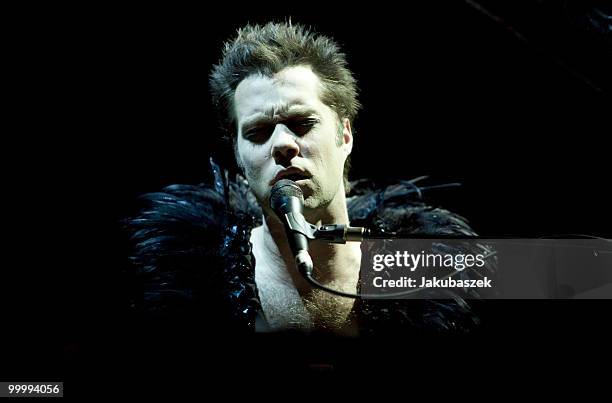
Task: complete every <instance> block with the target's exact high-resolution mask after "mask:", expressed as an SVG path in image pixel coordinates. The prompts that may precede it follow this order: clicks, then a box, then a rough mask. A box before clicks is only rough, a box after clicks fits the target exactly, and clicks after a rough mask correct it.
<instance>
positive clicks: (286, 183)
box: [270, 179, 304, 211]
mask: <svg viewBox="0 0 612 403" xmlns="http://www.w3.org/2000/svg"><path fill="white" fill-rule="evenodd" d="M289 197H297V198H298V199H299V201H300V203H301V204H304V193H302V189H300V187H299V186H298V185H297V184H296V183H295V182H294V181H292V180H290V179H281V180H279V181H278V182H276V183H275V184H274V186H272V190H271V191H270V207H272V209H273V210H274V211H276V210H277V209H278V208H279V207H280V206H281V205H282V204H283V203H285V202H286V200H287V198H289Z"/></svg>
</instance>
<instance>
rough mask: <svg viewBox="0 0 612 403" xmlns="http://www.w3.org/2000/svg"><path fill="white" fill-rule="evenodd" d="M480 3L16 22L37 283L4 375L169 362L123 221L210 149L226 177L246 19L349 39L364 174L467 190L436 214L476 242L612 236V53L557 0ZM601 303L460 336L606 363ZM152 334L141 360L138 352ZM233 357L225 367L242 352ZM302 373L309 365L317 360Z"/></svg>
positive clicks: (527, 315) (25, 243)
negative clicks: (216, 93)
mask: <svg viewBox="0 0 612 403" xmlns="http://www.w3.org/2000/svg"><path fill="white" fill-rule="evenodd" d="M483 3H484V4H485V5H486V6H487V7H488V8H489V11H491V12H493V13H495V14H496V15H498V16H500V17H501V18H502V19H503V22H501V23H500V22H496V21H494V20H493V19H491V18H489V17H487V16H486V15H484V14H483V13H481V12H479V11H477V10H476V9H474V8H473V7H470V6H469V5H468V4H467V3H464V2H454V3H453V4H450V3H438V2H434V3H430V5H427V6H425V5H409V6H407V8H406V6H402V7H399V6H398V7H395V6H393V7H391V6H385V5H382V4H381V5H377V6H373V5H367V6H361V7H351V8H350V9H348V8H346V7H343V6H331V5H329V4H327V5H324V6H323V5H318V4H314V3H311V4H309V5H301V6H300V7H298V6H285V7H280V8H279V7H276V6H273V5H272V4H269V3H265V4H258V5H253V6H252V9H246V8H240V9H239V8H238V7H237V6H234V5H227V6H224V7H221V8H215V9H212V8H210V9H207V10H194V9H186V8H185V9H183V8H181V7H179V6H174V7H171V8H170V7H167V6H160V7H151V6H143V7H142V8H140V7H131V8H129V9H128V8H110V7H103V6H99V7H88V8H81V9H79V8H67V7H66V8H63V9H57V8H54V9H46V10H43V9H32V10H27V11H25V12H24V13H21V14H19V19H18V21H19V23H18V24H17V25H18V27H17V28H16V29H15V30H14V31H13V34H12V36H11V44H12V45H14V49H15V50H16V53H17V56H16V57H15V58H14V62H15V64H16V66H17V70H20V71H19V73H20V75H19V77H20V78H19V79H17V80H16V84H17V85H18V86H19V87H20V90H19V91H18V96H17V98H16V104H17V105H20V104H24V105H27V107H28V108H30V107H32V108H31V109H30V110H31V112H30V113H26V114H25V116H24V118H23V119H21V122H22V123H21V125H20V127H21V130H19V131H17V132H16V133H22V134H23V135H19V136H15V139H16V141H17V142H18V145H19V146H20V149H23V150H25V153H24V154H25V155H24V157H23V158H22V159H21V161H20V163H19V164H15V165H12V166H11V171H9V172H14V171H15V170H17V171H18V172H17V173H18V174H19V175H16V176H15V177H16V178H17V179H16V180H15V184H14V186H13V187H12V188H11V190H12V194H13V195H18V196H15V197H17V199H18V200H17V201H18V203H19V204H20V206H21V207H25V210H26V213H25V214H24V215H17V216H12V215H11V214H8V215H9V217H8V218H9V219H14V220H16V221H17V222H16V223H17V228H18V229H16V230H15V236H14V237H13V239H16V240H17V243H16V247H15V248H13V249H12V251H11V252H12V254H13V255H14V256H16V257H17V258H18V261H19V262H20V264H19V265H18V266H17V269H18V270H14V271H17V272H18V273H13V274H17V276H18V277H19V284H20V285H24V288H25V290H24V291H23V292H21V288H19V290H20V291H19V292H16V293H15V294H17V295H16V296H15V297H13V296H12V294H7V295H11V299H10V300H9V302H8V303H7V304H6V305H5V313H6V315H5V316H7V317H11V316H12V317H15V316H18V318H17V319H16V323H17V324H18V325H17V326H15V329H16V330H14V331H7V332H6V335H7V343H5V344H6V345H7V346H8V347H7V348H6V349H5V351H4V354H5V357H7V360H6V361H5V362H6V363H8V364H7V365H5V366H4V368H3V369H4V371H3V374H2V375H4V376H9V377H11V378H15V377H17V378H20V379H32V378H33V377H34V378H36V377H39V378H40V377H42V378H43V379H45V377H54V378H56V379H63V378H66V379H74V380H75V381H74V382H73V384H74V383H76V382H77V381H76V380H77V379H78V380H79V381H80V380H81V378H87V373H91V374H93V373H95V372H96V369H97V368H98V366H99V365H100V366H103V365H110V366H111V367H113V366H114V367H115V368H121V371H123V372H121V371H120V372H121V373H122V374H123V375H124V376H126V377H127V376H129V375H128V374H129V365H135V366H136V367H138V362H140V360H141V359H142V356H147V355H148V353H147V352H146V351H148V352H151V351H156V352H158V351H160V349H158V348H156V346H158V345H157V342H150V341H149V342H147V341H144V339H147V335H148V336H151V337H152V338H153V340H158V339H157V338H156V337H160V338H161V336H160V334H164V335H165V334H168V333H173V332H172V331H169V330H167V328H166V330H164V331H163V332H161V333H156V334H153V335H151V334H147V332H149V331H150V327H148V326H149V325H146V326H145V325H143V326H142V327H141V328H139V327H138V326H139V325H138V324H136V325H135V324H134V323H133V322H132V320H133V318H131V317H130V316H129V314H128V313H127V311H128V309H127V306H126V302H125V301H126V300H125V298H124V297H125V293H126V287H127V286H126V284H124V283H123V277H122V270H124V269H125V268H126V256H127V244H126V239H125V234H124V233H123V232H122V231H121V228H120V224H119V221H120V220H121V219H122V218H124V217H126V216H128V215H130V214H133V213H134V212H135V210H136V208H137V201H136V199H137V196H138V195H140V194H142V193H145V192H150V191H155V190H158V189H160V188H161V187H162V186H165V185H168V184H172V183H199V182H202V181H206V180H208V179H209V178H208V157H209V156H210V155H215V157H216V158H217V159H218V160H219V161H220V162H221V163H222V164H224V165H226V166H228V167H230V164H231V155H230V154H228V152H227V150H225V149H222V148H220V147H219V141H218V138H219V134H220V132H219V130H218V129H217V123H216V121H215V119H214V113H213V109H212V107H211V103H210V100H209V96H208V87H207V85H208V84H207V78H208V73H209V71H210V68H211V66H212V65H213V64H214V63H215V62H217V61H218V59H219V57H220V50H221V45H222V43H223V41H224V40H225V39H227V38H229V37H231V36H232V35H233V33H234V32H235V30H236V28H238V27H240V26H241V25H243V24H244V23H246V22H265V21H268V20H270V19H276V20H285V19H286V17H287V16H291V17H292V20H293V22H294V23H302V24H305V25H312V26H313V28H314V29H316V30H317V31H319V32H321V33H324V34H329V35H331V36H333V37H334V38H335V39H336V40H337V41H338V42H339V43H340V44H341V46H342V48H343V49H344V50H345V52H346V53H347V55H348V61H349V66H350V67H351V69H352V70H353V71H354V73H355V75H356V78H357V80H358V82H359V86H360V89H361V96H360V99H361V102H362V104H363V111H362V113H361V114H360V115H359V118H358V119H357V121H356V122H355V123H354V128H355V131H356V135H355V149H354V153H353V166H354V169H353V170H352V174H351V177H352V178H361V177H371V178H378V179H388V178H399V179H410V178H413V177H416V176H420V175H430V177H431V179H430V181H431V182H432V183H442V182H445V181H453V182H455V181H459V182H461V183H462V184H463V186H462V188H461V189H459V190H452V191H446V192H440V193H436V194H432V198H431V200H430V201H431V202H432V203H433V204H437V205H441V206H443V207H446V208H448V209H450V210H452V211H455V212H458V213H459V214H461V215H463V216H465V217H467V218H468V219H469V221H470V222H471V223H472V225H473V227H474V228H475V230H476V231H477V232H478V233H479V234H481V235H487V236H495V235H513V236H517V237H521V236H540V235H550V234H563V233H579V234H590V235H598V236H605V237H610V236H611V235H612V230H611V229H610V225H609V222H610V219H609V218H610V213H609V206H610V205H612V203H611V202H612V199H611V198H610V196H609V194H608V192H607V188H608V186H609V180H608V175H607V173H608V171H609V169H608V160H609V154H610V153H609V146H607V145H605V142H606V140H607V139H606V137H608V134H609V133H610V130H609V128H608V126H609V125H608V124H607V120H609V117H610V112H609V111H610V109H609V104H608V102H609V101H608V100H607V99H606V98H607V97H609V92H610V85H609V81H608V80H609V74H606V73H605V72H606V71H612V70H610V69H609V68H608V67H610V64H609V60H608V58H607V56H609V48H607V47H606V46H605V42H604V41H603V40H602V39H601V38H599V37H597V36H595V35H593V34H590V33H588V32H584V31H582V30H581V29H580V28H579V27H577V26H575V25H572V23H571V21H570V20H568V17H567V15H566V14H565V13H564V9H563V7H561V2H551V1H543V2H536V1H533V2H528V1H526V2H519V3H517V4H514V5H506V6H501V5H494V3H493V2H483ZM489 3H491V4H489ZM510 27H512V28H510ZM606 53H608V54H607V55H606ZM606 94H607V95H606ZM24 218H25V219H24ZM20 268H23V270H22V269H20ZM21 274H24V275H23V276H21ZM22 277H23V278H22ZM6 284H7V285H9V287H8V288H11V287H10V284H11V283H10V282H8V281H7V282H6ZM608 308H610V304H609V303H608V302H607V301H514V302H512V301H509V302H505V303H504V302H496V303H490V304H488V305H487V307H486V308H485V309H486V310H489V311H490V312H496V314H495V315H491V316H490V317H485V324H484V325H483V331H482V334H480V335H476V336H474V338H469V339H466V340H463V339H462V340H463V342H465V343H467V344H468V345H470V346H472V347H475V348H476V347H478V346H479V345H481V344H479V343H485V344H486V345H487V346H493V347H492V348H493V351H495V352H496V353H495V354H493V357H495V361H496V362H502V363H503V362H505V360H508V359H509V358H510V357H511V356H512V353H511V352H517V351H518V352H522V353H524V355H520V354H519V355H518V356H519V357H530V358H531V359H535V360H536V361H538V362H540V363H547V364H551V363H552V364H554V363H556V362H557V361H555V360H557V359H558V360H560V361H562V362H565V361H564V360H565V359H566V358H568V357H574V358H575V357H576V354H574V353H566V355H563V354H562V352H560V351H559V350H558V349H557V347H555V346H557V344H556V341H559V338H562V340H561V341H562V342H564V343H566V344H565V346H566V347H565V348H566V349H569V350H570V351H572V352H576V351H579V350H580V351H582V350H581V349H586V352H587V353H586V356H590V355H596V354H599V353H600V351H599V346H600V344H597V342H594V343H588V344H585V343H584V342H582V341H581V340H580V341H577V337H578V336H582V337H584V338H588V339H589V340H591V339H593V338H595V339H596V341H597V340H599V341H601V340H603V339H604V338H605V334H608V335H609V332H608V333H602V332H604V329H605V328H606V327H607V322H608V320H609V318H608V317H609V315H608V313H609V310H608ZM17 313H19V314H17ZM497 313H499V315H498V314H497ZM32 316H34V317H37V318H38V319H37V320H36V321H32V320H31V317H32ZM159 326H161V325H159ZM158 330H159V329H158ZM183 330H184V329H183ZM191 330H193V329H191ZM490 335H492V336H490ZM489 336H490V337H491V338H494V340H495V342H491V339H489ZM174 337H178V335H177V334H174ZM504 338H507V340H510V341H509V342H508V341H504ZM187 339H188V340H190V341H191V343H187V345H188V346H193V345H195V344H197V345H198V346H199V347H198V349H197V352H198V354H200V356H201V355H202V354H204V355H206V354H212V353H211V352H210V350H211V349H214V348H213V346H212V345H208V344H206V343H205V342H203V341H202V343H196V342H195V341H194V340H192V339H190V338H189V337H187ZM172 340H174V339H172ZM483 340H484V341H483ZM516 340H518V341H519V342H520V343H519V345H520V347H516V345H517V344H516ZM139 341H142V346H146V347H142V350H143V351H145V352H143V351H140V353H139V354H141V355H138V354H136V355H135V356H136V357H138V358H134V356H132V355H130V351H131V349H132V348H133V347H134V346H136V345H138V344H139ZM445 341H446V340H445ZM453 342H454V343H455V342H456V340H454V341H453ZM573 342H575V344H574V343H573ZM147 343H149V344H147ZM350 343H353V344H355V343H357V344H358V343H359V342H357V341H355V342H349V344H350ZM567 343H569V344H567ZM162 344H163V343H162ZM286 344H290V343H289V342H287V343H286ZM433 344H434V343H432V342H429V344H428V345H433ZM440 344H443V345H447V343H440ZM313 345H317V344H316V343H314V344H313ZM509 345H510V346H515V349H516V350H513V349H512V348H511V349H510V350H507V348H508V346H509ZM343 346H346V345H345V344H343ZM336 347H337V346H336ZM353 347H354V350H358V348H357V347H356V346H353ZM362 347H363V346H359V349H361V348H362ZM254 348H255V347H254ZM310 348H312V349H313V351H314V349H315V347H312V346H311V347H310ZM343 348H345V349H346V350H336V351H341V352H336V353H335V355H334V358H333V359H330V358H329V356H325V354H323V353H321V354H323V357H321V358H320V361H322V362H323V363H324V364H326V365H327V363H328V361H330V360H331V361H333V362H334V365H332V367H334V366H335V367H334V368H345V367H346V366H347V362H351V363H353V361H355V359H354V358H351V359H349V358H348V357H354V355H353V353H354V350H350V348H349V347H343ZM184 349H185V351H183V350H181V353H183V354H185V356H188V355H190V353H189V351H190V350H189V348H187V347H184ZM230 350H231V349H230ZM235 350H237V351H238V350H240V349H238V348H237V349H235ZM323 350H324V351H325V349H323ZM328 350H329V349H328ZM161 351H165V350H163V348H162V349H161ZM194 351H196V350H194ZM351 351H353V353H351ZM360 351H370V353H371V352H372V351H373V349H369V350H368V349H367V348H365V350H363V349H362V350H360ZM449 351H450V350H449ZM480 351H481V352H482V351H483V350H480ZM509 351H511V352H509ZM533 352H539V353H540V354H542V355H541V357H540V358H539V359H538V358H537V354H536V358H534V354H532V353H533ZM226 353H227V354H228V355H227V360H226V361H224V362H225V363H229V362H230V357H232V358H235V357H234V355H236V354H237V353H235V352H234V355H231V354H230V353H231V351H226ZM311 353H312V351H311ZM558 353H559V354H561V355H558ZM155 354H156V353H151V355H155ZM167 354H169V355H172V354H171V353H167ZM193 354H194V355H197V354H196V353H195V352H194V353H193ZM439 354H440V356H442V355H444V354H442V353H439ZM366 355H367V354H366ZM314 356H316V354H315V355H314ZM579 356H580V357H582V359H584V357H585V356H583V355H581V354H579ZM304 357H306V358H304ZM375 357H376V355H375V354H370V356H369V358H370V360H371V361H372V362H373V361H376V360H377V363H380V362H379V361H380V360H382V358H380V357H378V358H375ZM438 358H440V357H438ZM317 359H318V358H317ZM481 359H482V360H485V359H491V357H490V356H483V357H481ZM515 359H516V360H519V359H518V358H515ZM314 360H315V361H316V359H314ZM326 360H327V361H326ZM162 361H163V360H162ZM311 361H312V360H311ZM177 362H180V363H181V364H182V363H183V361H181V360H180V359H177ZM296 362H299V363H300V364H304V362H306V364H308V363H310V364H312V362H310V361H309V359H308V354H306V353H304V356H303V357H302V358H301V359H296ZM367 362H368V361H367V360H365V361H364V362H361V363H362V364H364V365H366V364H367ZM58 363H62V364H58ZM251 364H252V363H251ZM583 364H584V362H583ZM126 365H127V366H128V368H127V369H126ZM227 365H228V366H229V365H230V364H227ZM283 365H288V363H287V362H284V364H283ZM483 365H484V364H483ZM567 365H569V366H570V367H571V366H572V365H571V364H567ZM584 365H586V364H584ZM366 366H367V365H366ZM281 367H282V365H281ZM246 368H251V367H250V366H248V365H246ZM324 368H327V367H324ZM82 371H85V374H84V373H83V372H82ZM87 371H89V372H87ZM162 372H164V371H162ZM331 372H334V370H333V369H332V370H331Z"/></svg>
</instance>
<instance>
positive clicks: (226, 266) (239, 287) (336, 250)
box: [131, 23, 473, 335]
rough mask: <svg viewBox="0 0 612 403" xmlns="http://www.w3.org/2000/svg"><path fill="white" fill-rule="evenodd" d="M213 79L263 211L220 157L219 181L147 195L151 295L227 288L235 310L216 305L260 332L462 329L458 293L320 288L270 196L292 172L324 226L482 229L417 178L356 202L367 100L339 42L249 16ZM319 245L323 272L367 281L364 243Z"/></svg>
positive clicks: (138, 229)
mask: <svg viewBox="0 0 612 403" xmlns="http://www.w3.org/2000/svg"><path fill="white" fill-rule="evenodd" d="M211 90H212V95H213V100H214V102H215V105H216V106H217V108H218V111H219V113H220V117H221V120H222V122H223V124H224V127H225V128H226V130H227V132H228V134H229V136H230V137H231V139H232V142H233V146H234V153H235V157H236V162H237V164H238V166H239V167H240V168H241V170H242V172H243V174H244V177H245V178H246V181H247V182H248V185H249V187H250V191H251V192H252V195H253V196H254V197H255V199H256V201H257V204H258V205H259V207H260V208H261V212H259V213H257V212H255V210H254V207H253V205H252V204H251V205H249V203H248V200H249V197H250V194H249V193H248V191H247V190H246V186H245V183H244V182H242V181H241V180H238V181H237V182H234V183H231V182H227V181H224V180H223V178H222V175H221V172H220V170H219V169H218V168H217V167H216V166H215V165H213V169H214V170H215V171H216V181H215V187H214V192H213V189H206V188H204V187H199V188H198V187H186V186H174V187H169V188H167V189H165V192H164V193H158V194H154V195H151V196H149V197H148V199H149V200H150V202H151V203H152V206H151V208H149V209H148V210H145V211H143V213H142V214H141V216H140V217H137V218H136V219H134V220H132V221H131V224H132V226H133V228H134V230H135V232H134V240H135V241H136V253H135V256H134V262H135V263H136V265H137V266H138V267H140V269H141V272H142V273H144V274H145V275H147V276H148V279H147V280H146V284H147V286H145V292H144V294H143V295H144V298H143V300H142V301H141V302H143V304H142V305H146V302H149V303H151V302H153V303H152V305H153V306H155V307H157V308H160V307H165V306H169V305H176V304H175V303H166V302H164V301H167V297H168V296H172V295H173V296H177V295H179V296H180V297H181V298H180V299H181V300H182V301H183V302H181V303H180V304H179V305H181V306H182V307H183V308H185V307H186V306H191V307H193V306H200V307H206V306H207V304H216V305H215V306H220V305H219V304H218V303H217V302H218V299H215V298H214V297H213V295H218V296H220V298H221V299H223V300H225V303H224V304H223V306H225V307H226V308H225V309H217V308H216V309H215V313H216V317H217V318H218V319H219V320H220V321H224V320H225V319H224V318H223V316H224V315H225V314H223V312H226V311H227V312H228V313H227V316H229V317H234V318H240V317H242V318H243V322H244V323H247V324H249V328H251V329H252V328H253V327H254V326H253V323H254V321H253V315H257V317H258V319H259V320H258V321H257V326H255V328H256V330H262V331H263V330H287V329H300V330H323V331H331V332H334V333H339V334H350V335H354V334H358V333H360V332H362V331H363V330H364V329H366V330H370V328H371V327H372V326H371V325H370V324H369V323H370V322H372V321H373V322H378V323H386V324H384V325H382V327H385V326H396V325H401V324H402V321H404V322H405V321H406V320H407V321H408V322H409V323H411V324H412V325H414V324H423V325H424V326H429V325H435V326H437V327H441V328H457V327H461V325H460V320H458V319H457V318H458V317H462V318H463V319H465V318H468V319H467V321H468V322H469V321H471V320H472V318H471V316H470V314H469V312H468V310H467V309H466V307H465V306H464V305H462V304H461V303H452V304H447V305H444V304H437V303H436V304H428V303H426V302H418V301H413V302H412V303H411V304H410V305H407V304H406V303H405V302H389V301H383V302H381V301H364V300H354V299H351V298H345V297H338V296H334V295H332V294H329V293H327V292H324V291H321V290H318V289H313V288H312V287H311V286H310V285H309V284H308V283H307V282H306V281H305V280H304V279H303V278H302V277H301V276H300V274H299V273H298V271H297V268H296V266H295V263H294V260H293V255H292V253H291V250H290V248H289V245H288V240H287V237H286V234H285V232H284V228H283V225H282V224H281V222H280V221H279V219H278V218H277V217H276V215H275V214H274V212H273V211H272V210H271V208H270V205H269V201H268V199H269V196H270V191H271V189H272V186H273V185H274V183H276V181H278V180H279V179H282V178H288V179H292V180H294V181H295V182H296V183H297V184H298V186H299V187H300V188H301V189H302V191H303V193H304V216H305V218H306V220H307V221H308V222H310V223H312V224H315V225H316V226H320V225H322V224H329V223H334V224H349V222H350V220H349V217H351V216H352V219H354V220H356V221H357V222H358V224H357V225H364V226H370V227H377V228H381V229H385V230H392V231H394V232H398V233H402V232H406V233H425V234H429V235H431V234H444V235H449V234H461V235H466V234H467V235H472V234H473V232H471V230H470V229H469V227H468V226H467V224H466V222H465V221H464V220H463V219H462V218H461V217H458V216H455V215H453V214H451V213H449V212H447V211H445V210H441V209H434V208H432V207H429V206H427V205H425V204H424V203H422V202H420V201H417V200H415V199H414V197H415V196H416V195H418V194H420V190H419V188H417V187H416V185H414V183H413V182H404V183H402V184H399V185H395V186H389V187H387V188H385V189H382V190H378V191H376V190H374V191H372V189H369V188H366V187H362V188H361V189H359V187H358V189H355V190H356V191H355V192H354V193H355V196H354V197H353V198H351V200H350V201H349V203H348V204H347V195H346V191H347V189H348V188H349V183H348V179H347V172H348V166H349V156H350V154H351V150H352V146H353V129H352V121H353V119H354V118H355V116H356V113H357V111H358V109H359V102H358V101H357V88H356V83H355V80H354V78H353V75H352V74H351V72H350V71H349V70H348V68H347V63H346V59H345V56H344V54H342V53H341V52H340V50H339V48H338V46H337V45H336V44H335V42H334V41H333V40H331V39H330V38H327V37H325V36H321V35H317V34H314V33H312V32H309V31H308V30H306V29H304V28H303V27H301V26H298V25H291V24H290V23H289V24H287V23H285V24H275V23H269V24H266V25H264V26H246V27H245V28H243V29H241V30H239V31H238V35H237V37H236V38H235V39H233V40H232V41H230V42H228V43H227V44H226V46H225V50H224V53H223V58H222V60H221V62H220V63H219V64H218V65H216V66H215V67H214V68H213V71H212V74H211ZM415 189H416V190H415ZM349 210H350V211H349ZM215 214H216V215H215ZM257 214H261V215H263V219H262V223H261V225H260V226H256V227H255V228H252V226H251V220H254V221H257V217H254V218H251V217H253V216H254V215H255V216H256V215H257ZM215 233H216V234H218V235H217V237H215V236H214V235H212V234H215ZM249 241H250V244H249ZM249 245H252V255H251V249H250V248H249V247H248V246H249ZM310 251H311V256H312V259H313V263H314V276H315V277H316V278H317V279H318V280H319V281H320V282H322V283H324V284H325V285H327V286H328V287H331V288H334V289H337V290H341V291H345V292H351V293H355V292H356V291H358V280H359V274H360V272H359V271H360V263H361V250H360V245H359V244H357V243H347V244H344V245H340V244H329V243H324V242H320V241H313V242H311V245H310ZM251 257H254V261H253V259H252V258H251ZM219 273H221V275H219ZM232 298H233V299H232ZM184 301H189V302H188V303H187V304H184ZM136 305H138V304H136ZM227 306H229V308H227ZM232 306H233V308H232ZM160 309H162V308H160ZM185 309H189V308H185ZM162 310H163V309H162ZM195 311H196V312H197V309H196V310H195ZM455 314H456V315H455ZM451 317H452V319H449V318H451ZM238 322H239V321H238ZM377 326H378V325H377ZM378 327H380V326H378Z"/></svg>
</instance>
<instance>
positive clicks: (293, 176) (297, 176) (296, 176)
mask: <svg viewBox="0 0 612 403" xmlns="http://www.w3.org/2000/svg"><path fill="white" fill-rule="evenodd" d="M283 179H289V180H292V181H294V182H297V181H300V180H304V179H309V177H308V176H307V175H305V174H299V173H294V174H290V175H287V176H283Z"/></svg>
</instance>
